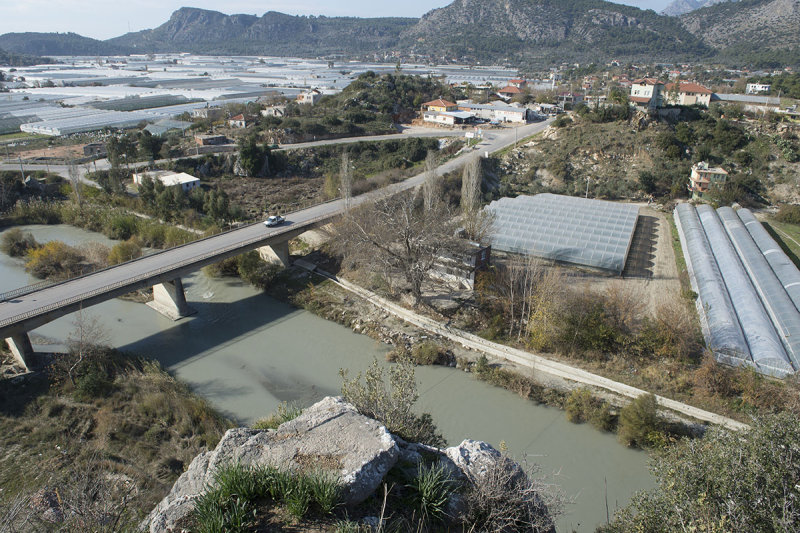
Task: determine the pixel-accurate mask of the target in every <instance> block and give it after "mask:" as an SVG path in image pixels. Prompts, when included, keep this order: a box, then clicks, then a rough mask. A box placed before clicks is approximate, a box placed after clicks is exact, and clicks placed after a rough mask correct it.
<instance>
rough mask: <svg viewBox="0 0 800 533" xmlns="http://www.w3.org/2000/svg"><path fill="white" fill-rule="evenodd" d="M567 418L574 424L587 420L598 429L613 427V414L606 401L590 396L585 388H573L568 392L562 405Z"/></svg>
mask: <svg viewBox="0 0 800 533" xmlns="http://www.w3.org/2000/svg"><path fill="white" fill-rule="evenodd" d="M564 408H565V410H566V413H567V420H569V421H570V422H573V423H575V424H579V423H582V422H589V423H591V424H592V425H593V426H595V427H596V428H598V429H602V430H604V431H611V430H612V429H614V416H613V414H612V413H611V406H610V405H609V404H608V402H606V401H604V400H600V399H598V398H595V397H594V396H592V392H591V391H590V390H589V389H586V388H580V389H575V390H573V391H572V392H570V393H569V396H567V400H566V403H565V406H564Z"/></svg>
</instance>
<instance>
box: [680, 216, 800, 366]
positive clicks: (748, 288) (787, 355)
mask: <svg viewBox="0 0 800 533" xmlns="http://www.w3.org/2000/svg"><path fill="white" fill-rule="evenodd" d="M744 217H745V219H746V218H747V215H746V214H745V215H744ZM675 224H676V226H677V228H678V233H679V235H680V237H681V245H682V247H683V252H684V256H685V257H686V262H687V266H688V268H689V275H690V278H691V282H692V287H693V288H694V290H695V291H696V292H697V293H698V299H697V308H698V311H699V313H700V317H701V322H702V324H703V334H704V336H705V338H706V342H707V344H708V346H709V348H710V349H711V350H712V351H713V352H714V355H715V357H716V358H717V360H719V361H721V362H725V363H728V364H734V365H737V364H749V365H752V366H754V367H755V368H756V370H758V371H759V372H762V373H764V374H770V375H773V376H778V377H783V376H786V375H788V374H791V373H793V372H794V371H795V370H797V369H800V361H798V359H799V357H798V356H799V355H800V312H798V310H797V308H796V307H795V305H794V303H793V302H792V300H791V298H790V297H789V295H788V294H787V292H786V290H785V289H784V284H783V283H782V282H781V280H780V279H779V278H778V277H777V276H776V275H775V273H774V271H773V270H772V268H771V265H770V264H769V262H768V260H767V258H768V257H769V255H772V254H768V255H767V256H765V255H764V253H763V252H762V250H761V249H760V248H759V247H758V246H757V244H756V242H755V241H754V240H753V238H752V237H751V234H750V231H748V230H749V229H750V228H749V227H745V225H744V223H743V222H742V219H740V217H739V216H737V214H736V213H735V212H734V211H733V210H732V209H731V208H727V207H725V208H720V209H719V210H718V211H715V210H714V209H713V208H712V207H710V206H708V205H701V206H699V207H698V208H697V209H695V208H694V207H692V206H691V205H689V204H681V205H679V206H678V207H676V208H675ZM755 224H758V222H757V221H755ZM751 225H752V224H751ZM762 230H763V228H762ZM773 244H774V241H773ZM769 249H771V248H769ZM740 335H743V338H742V337H741V336H740ZM795 339H797V340H795ZM743 342H744V345H742V343H743Z"/></svg>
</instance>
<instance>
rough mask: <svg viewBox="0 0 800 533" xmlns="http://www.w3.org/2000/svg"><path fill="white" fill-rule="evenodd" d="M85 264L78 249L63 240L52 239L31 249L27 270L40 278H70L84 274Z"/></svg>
mask: <svg viewBox="0 0 800 533" xmlns="http://www.w3.org/2000/svg"><path fill="white" fill-rule="evenodd" d="M85 266H86V265H85V264H84V257H83V256H82V255H81V253H80V252H79V251H78V250H77V249H75V248H73V247H71V246H68V245H66V244H64V243H63V242H61V241H50V242H48V243H47V244H45V245H44V246H42V247H40V248H37V249H35V250H31V251H30V253H29V254H28V262H27V263H26V265H25V270H27V271H28V272H30V273H31V274H32V275H34V276H36V277H37V278H39V279H69V278H72V277H75V276H78V275H80V274H82V273H83V272H84V270H86V269H85Z"/></svg>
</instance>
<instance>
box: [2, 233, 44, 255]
mask: <svg viewBox="0 0 800 533" xmlns="http://www.w3.org/2000/svg"><path fill="white" fill-rule="evenodd" d="M38 247H39V243H37V242H36V239H34V238H33V235H31V234H30V233H28V232H26V231H22V230H21V229H19V228H11V229H10V230H8V231H6V232H4V233H3V240H2V242H0V250H2V251H3V253H5V254H8V255H10V256H11V257H22V256H24V255H25V254H27V253H28V251H30V250H33V249H34V248H38Z"/></svg>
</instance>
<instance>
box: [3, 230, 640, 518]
mask: <svg viewBox="0 0 800 533" xmlns="http://www.w3.org/2000/svg"><path fill="white" fill-rule="evenodd" d="M22 229H24V230H26V231H29V232H30V233H32V234H33V236H34V237H35V238H36V240H37V241H39V242H46V241H48V240H51V239H58V240H61V241H64V242H66V243H67V244H72V245H77V244H81V243H85V242H90V241H99V242H102V243H104V244H113V242H112V241H109V240H108V239H106V238H105V237H103V236H102V235H99V234H95V233H90V232H87V231H83V230H80V229H77V228H73V227H70V226H27V227H23V228H22ZM35 281H36V280H34V279H32V278H31V277H29V276H28V275H27V274H26V273H25V270H24V263H23V261H22V260H21V259H15V258H11V257H8V256H6V255H4V254H1V253H0V292H2V291H7V290H9V289H13V288H16V287H19V286H22V285H26V284H29V283H33V282H35ZM184 287H185V288H186V298H187V300H188V301H189V304H190V305H191V306H192V307H194V308H195V309H196V310H197V311H198V313H197V314H196V315H194V316H192V317H189V318H186V319H183V320H180V321H178V322H173V321H171V320H169V319H167V318H165V317H163V316H162V315H160V314H158V313H156V312H155V311H153V310H152V309H150V308H149V307H147V306H145V305H143V304H138V303H134V302H128V301H123V300H119V299H115V300H110V301H107V302H104V303H102V304H100V305H97V306H94V307H91V308H89V309H88V310H86V311H84V314H86V315H88V316H89V317H92V318H96V319H97V320H98V321H100V323H101V324H102V325H103V326H104V329H105V331H106V332H107V334H108V341H109V343H110V344H111V345H112V346H115V347H117V348H119V349H121V350H126V351H130V352H135V353H138V354H142V355H147V356H150V357H153V358H155V359H157V360H159V361H160V362H161V363H162V364H163V365H164V366H165V367H167V368H169V369H170V370H171V371H172V372H174V374H175V375H176V376H177V377H178V378H180V379H181V380H183V381H185V382H186V383H188V384H189V385H190V386H191V387H192V388H193V389H194V390H195V391H196V392H197V393H199V394H200V395H202V396H204V397H205V398H207V399H208V400H209V401H210V402H211V403H212V404H213V405H214V406H215V407H216V408H217V409H218V410H220V411H221V412H223V413H224V414H226V415H227V416H229V417H231V418H233V419H235V420H238V421H240V422H242V423H249V422H252V421H254V420H256V419H257V418H260V417H262V416H265V415H267V414H268V413H270V412H272V411H273V410H274V409H275V408H276V407H277V406H278V405H279V403H280V402H283V401H294V402H297V403H299V404H301V405H303V406H306V405H309V404H311V403H312V402H314V401H315V400H318V399H320V398H322V397H323V396H326V395H332V394H337V392H338V390H339V386H340V384H341V379H340V377H339V369H340V368H346V369H350V371H351V372H357V371H359V370H363V369H364V368H366V367H367V365H368V364H369V363H370V362H371V361H372V359H373V358H376V357H377V358H378V359H379V360H380V361H383V360H384V355H385V353H386V351H387V350H388V348H387V347H386V346H385V345H382V344H380V343H378V342H376V341H374V340H372V339H370V338H369V337H367V336H364V335H358V334H356V333H353V332H352V331H350V330H349V329H348V328H345V327H343V326H340V325H339V324H336V323H333V322H329V321H326V320H323V319H321V318H319V317H317V316H315V315H313V314H311V313H309V312H307V311H304V310H298V309H295V308H293V307H291V306H290V305H287V304H285V303H283V302H279V301H277V300H275V299H273V298H270V297H268V296H266V295H264V294H261V293H259V292H258V291H257V290H255V289H253V288H251V287H250V286H249V285H246V284H244V283H242V282H240V281H239V280H236V279H211V278H208V277H206V276H205V275H204V274H202V273H200V272H198V273H195V274H193V275H192V276H190V277H188V278H186V279H184ZM74 320H75V319H74V317H73V316H65V317H62V318H60V319H58V320H56V321H54V322H51V323H49V324H46V325H44V326H42V327H40V328H38V329H37V330H35V331H33V332H32V333H31V339H32V341H33V343H34V347H35V348H37V349H39V350H54V349H58V348H59V347H60V346H61V345H63V341H64V339H66V337H67V335H68V334H69V332H70V331H71V330H72V328H73V324H74ZM416 376H417V380H418V382H419V392H420V401H419V407H420V409H421V410H422V411H426V412H429V413H431V415H432V416H433V419H434V421H435V422H436V424H437V425H438V427H439V429H440V430H441V431H442V433H443V434H444V436H445V438H446V439H447V440H448V442H449V443H450V444H451V445H453V444H458V443H459V442H461V441H462V440H463V439H465V438H471V439H477V440H485V441H487V442H489V443H491V444H493V445H494V446H499V445H500V443H501V442H504V443H505V445H506V446H507V447H508V449H509V453H511V454H512V455H514V456H517V457H520V456H523V455H527V458H528V461H529V462H533V463H538V464H539V465H541V470H542V472H543V473H545V474H552V475H553V477H552V482H553V483H555V484H557V485H559V486H560V487H561V489H562V490H563V491H564V492H565V494H566V495H567V496H569V497H571V498H573V499H574V504H572V505H569V506H568V507H567V512H566V514H565V515H564V517H562V519H561V520H559V523H558V530H559V531H573V530H575V531H579V532H584V531H593V530H594V528H595V526H596V525H597V524H600V523H603V522H604V521H605V519H606V505H607V506H608V509H609V511H610V513H612V514H613V512H614V509H615V508H616V507H618V506H620V505H624V504H625V503H627V502H628V500H629V499H630V497H631V495H632V494H633V493H634V492H636V491H637V490H641V489H645V488H650V487H652V486H653V479H652V477H651V475H650V473H649V472H648V468H647V463H648V456H647V455H646V454H645V453H643V452H640V451H636V450H631V449H627V448H625V447H623V446H622V445H620V444H618V443H617V441H616V438H615V436H614V435H610V434H604V433H602V432H599V431H597V430H595V429H593V428H592V427H591V426H588V425H575V424H571V423H570V422H568V421H567V420H566V417H565V415H564V412H563V411H560V410H558V409H555V408H550V407H544V406H537V405H535V404H533V403H532V402H530V401H527V400H524V399H522V398H520V397H519V396H517V395H516V394H513V393H511V392H509V391H506V390H504V389H500V388H497V387H493V386H491V385H488V384H485V383H482V382H480V381H478V380H476V379H475V378H473V377H472V376H470V375H469V374H467V373H465V372H462V371H460V370H455V369H450V368H443V367H417V369H416Z"/></svg>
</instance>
